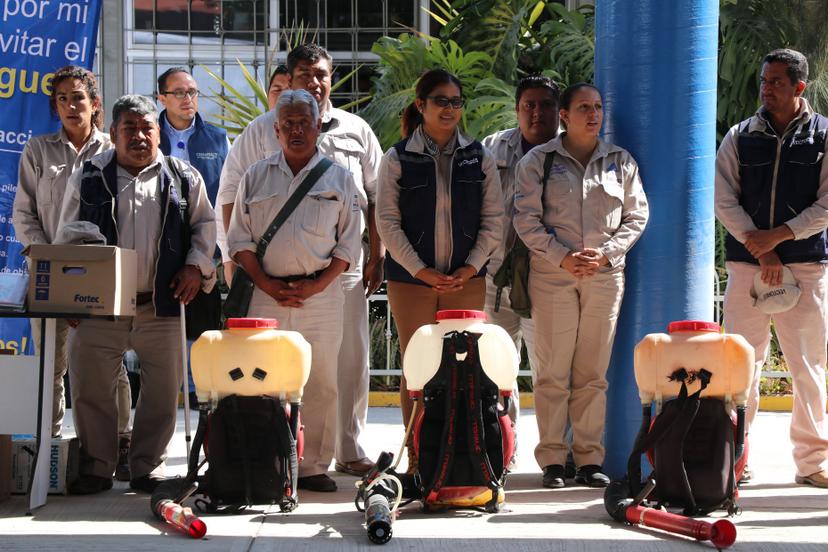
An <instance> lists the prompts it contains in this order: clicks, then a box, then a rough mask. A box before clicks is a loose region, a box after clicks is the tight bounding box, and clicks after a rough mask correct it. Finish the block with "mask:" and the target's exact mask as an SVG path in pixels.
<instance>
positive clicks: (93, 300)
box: [75, 293, 101, 303]
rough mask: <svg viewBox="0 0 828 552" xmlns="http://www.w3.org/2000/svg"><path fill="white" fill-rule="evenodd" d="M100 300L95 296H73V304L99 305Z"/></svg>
mask: <svg viewBox="0 0 828 552" xmlns="http://www.w3.org/2000/svg"><path fill="white" fill-rule="evenodd" d="M100 302H101V298H100V297H98V296H97V295H79V294H77V293H76V294H75V303H100Z"/></svg>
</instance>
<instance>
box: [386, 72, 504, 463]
mask: <svg viewBox="0 0 828 552" xmlns="http://www.w3.org/2000/svg"><path fill="white" fill-rule="evenodd" d="M415 94H416V98H415V100H414V102H413V103H412V104H411V105H410V106H409V107H408V108H407V109H406V110H405V112H404V113H403V118H402V128H403V133H404V135H405V138H404V139H403V140H402V141H401V142H400V143H398V144H396V145H395V146H394V147H392V148H391V149H389V150H388V152H387V153H386V154H385V156H384V157H383V159H382V163H381V165H380V171H379V179H378V185H377V228H378V230H379V233H380V237H381V238H382V241H383V243H384V244H385V246H386V248H387V256H386V259H385V275H386V279H387V281H388V301H389V302H390V305H391V311H392V313H393V314H394V321H395V323H396V326H397V334H398V336H399V340H400V341H399V343H400V352H401V353H402V354H404V353H405V348H406V346H407V345H408V341H409V339H411V336H412V335H413V334H414V332H415V331H416V330H417V328H419V327H420V326H422V325H424V324H433V323H434V322H435V315H436V313H437V311H438V310H443V309H476V310H483V303H484V301H485V294H486V283H485V280H484V278H483V276H485V274H486V263H487V262H488V260H489V257H490V255H491V254H492V252H493V251H494V249H495V246H496V245H497V242H498V240H499V237H500V235H501V216H502V214H503V200H502V196H501V190H500V179H499V176H498V172H497V165H496V162H495V159H494V157H493V156H492V154H491V153H490V152H489V150H487V149H486V148H484V147H483V146H482V145H481V144H480V142H478V141H476V140H473V139H471V138H469V137H467V136H466V135H465V134H463V133H461V132H460V130H459V129H458V125H459V123H460V119H461V118H462V115H463V105H464V103H465V100H464V99H463V85H462V84H461V83H460V81H459V80H458V79H457V77H455V76H454V75H452V74H451V73H449V72H447V71H444V70H442V69H433V70H431V71H428V72H426V73H425V74H423V75H422V76H421V77H420V79H419V81H418V82H417V86H416V89H415ZM400 400H401V403H402V410H403V422H404V423H405V424H406V425H408V421H409V419H410V417H411V410H412V408H413V403H412V402H411V399H410V398H409V396H408V390H407V388H406V384H405V378H401V384H400ZM408 445H409V448H408V452H409V471H410V470H412V469H413V468H414V466H415V465H416V461H415V460H414V459H413V449H412V447H411V443H410V442H409V443H408Z"/></svg>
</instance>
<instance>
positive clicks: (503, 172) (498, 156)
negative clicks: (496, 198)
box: [483, 128, 526, 276]
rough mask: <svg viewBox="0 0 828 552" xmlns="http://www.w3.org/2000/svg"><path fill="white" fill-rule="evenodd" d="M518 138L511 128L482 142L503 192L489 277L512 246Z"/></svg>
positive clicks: (519, 154)
mask: <svg viewBox="0 0 828 552" xmlns="http://www.w3.org/2000/svg"><path fill="white" fill-rule="evenodd" d="M520 138H521V136H520V129H519V128H510V129H507V130H501V131H500V132H495V133H494V134H491V135H489V136H486V137H485V138H484V139H483V145H484V146H486V147H487V148H489V150H491V152H492V155H494V158H495V162H496V163H497V171H498V173H499V175H500V189H501V190H502V191H503V234H502V236H503V237H502V238H501V240H500V241H499V242H498V244H497V247H495V250H494V253H492V258H491V259H490V260H489V268H488V273H489V274H490V275H492V276H494V274H495V273H496V272H497V271H498V269H500V265H501V264H502V263H503V258H504V257H505V256H506V253H507V252H508V251H509V250H510V249H512V245H514V243H515V236H516V234H515V227H514V226H513V225H512V218H513V217H514V204H515V192H516V191H517V181H516V179H515V175H516V174H517V173H516V168H517V164H518V161H520V160H521V159H522V158H523V155H524V154H525V153H526V152H524V151H523V143H522V140H521V139H520Z"/></svg>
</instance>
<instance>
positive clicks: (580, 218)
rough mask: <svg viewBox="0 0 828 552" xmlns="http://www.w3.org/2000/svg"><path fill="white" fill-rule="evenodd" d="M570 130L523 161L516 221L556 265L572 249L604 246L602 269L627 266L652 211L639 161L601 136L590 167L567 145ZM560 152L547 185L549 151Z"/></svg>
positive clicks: (534, 250) (530, 244)
mask: <svg viewBox="0 0 828 552" xmlns="http://www.w3.org/2000/svg"><path fill="white" fill-rule="evenodd" d="M565 135H566V134H565V133H564V134H561V135H560V136H558V137H557V138H554V139H553V140H550V141H549V142H547V143H545V144H541V145H539V146H536V147H534V148H533V149H532V150H531V151H530V152H529V153H527V154H526V155H525V156H524V157H523V159H521V160H520V162H518V166H517V181H518V191H517V193H516V194H515V216H514V226H515V230H516V231H517V233H518V235H519V236H520V238H521V239H522V240H523V242H524V243H525V244H526V246H527V247H528V248H529V250H530V251H531V252H532V254H533V255H538V256H539V257H541V258H543V259H545V260H546V261H548V262H549V263H551V264H552V265H553V266H556V267H557V266H560V264H561V261H563V259H564V257H565V256H566V255H567V254H568V253H569V252H570V251H580V250H582V249H585V248H595V249H598V250H600V251H601V252H602V253H603V254H604V255H605V256H606V257H607V259H608V260H609V266H606V267H602V268H601V270H602V271H605V272H608V271H615V270H622V269H623V267H624V259H625V255H626V253H627V251H629V249H630V248H631V247H632V246H633V244H634V243H635V242H636V240H638V238H639V237H640V236H641V232H643V231H644V227H645V226H646V224H647V219H648V217H649V208H648V206H647V197H646V196H645V195H644V189H643V187H642V185H641V179H640V177H639V175H638V164H637V163H636V162H635V159H633V157H632V155H630V154H629V152H627V151H626V150H625V149H623V148H620V147H618V146H615V145H613V144H608V143H607V142H604V141H603V140H599V141H598V146H597V147H596V148H595V151H594V152H593V153H592V157H591V158H590V160H589V162H588V163H587V166H586V167H582V166H581V164H580V163H579V162H578V161H576V160H575V158H573V157H572V156H571V155H570V154H569V152H567V151H566V148H564V146H563V143H562V140H563V137H564V136H565ZM553 151H554V152H555V158H554V163H553V165H552V168H551V170H550V172H549V179H548V180H547V182H546V186H545V187H543V186H541V185H540V183H541V179H542V177H543V162H544V159H545V157H546V154H547V153H549V152H553Z"/></svg>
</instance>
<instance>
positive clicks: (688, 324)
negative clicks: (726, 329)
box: [667, 320, 722, 333]
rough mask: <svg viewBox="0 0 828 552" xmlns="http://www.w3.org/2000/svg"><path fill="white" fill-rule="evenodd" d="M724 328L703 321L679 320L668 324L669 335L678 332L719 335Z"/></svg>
mask: <svg viewBox="0 0 828 552" xmlns="http://www.w3.org/2000/svg"><path fill="white" fill-rule="evenodd" d="M720 331H722V328H721V327H720V326H719V325H718V324H716V323H715V322H704V321H702V320H678V321H676V322H670V323H669V324H667V333H676V332H713V333H719V332H720Z"/></svg>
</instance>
